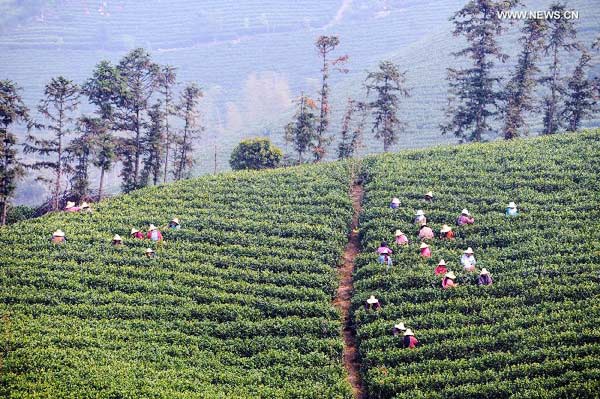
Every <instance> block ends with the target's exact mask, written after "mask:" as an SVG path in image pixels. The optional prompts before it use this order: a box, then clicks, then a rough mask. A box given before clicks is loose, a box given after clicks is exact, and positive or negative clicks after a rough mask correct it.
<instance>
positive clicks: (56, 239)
mask: <svg viewBox="0 0 600 399" xmlns="http://www.w3.org/2000/svg"><path fill="white" fill-rule="evenodd" d="M51 241H52V243H54V244H64V243H65V242H67V237H66V236H65V232H64V231H62V230H60V229H58V230H56V231H55V232H54V233H52V238H51Z"/></svg>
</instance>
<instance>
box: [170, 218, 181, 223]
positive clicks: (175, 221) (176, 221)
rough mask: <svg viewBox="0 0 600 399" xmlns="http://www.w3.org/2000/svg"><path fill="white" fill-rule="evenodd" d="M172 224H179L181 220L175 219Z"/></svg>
mask: <svg viewBox="0 0 600 399" xmlns="http://www.w3.org/2000/svg"><path fill="white" fill-rule="evenodd" d="M171 222H173V223H175V224H179V218H173V220H171Z"/></svg>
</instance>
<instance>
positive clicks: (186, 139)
mask: <svg viewBox="0 0 600 399" xmlns="http://www.w3.org/2000/svg"><path fill="white" fill-rule="evenodd" d="M202 96H203V93H202V90H201V89H200V88H199V87H198V86H197V85H196V84H195V83H190V84H189V85H187V86H186V87H185V88H184V89H183V92H182V93H181V96H180V100H179V104H178V105H177V112H178V114H179V116H180V117H181V119H183V123H184V125H183V129H182V130H181V131H180V132H179V134H178V135H177V136H176V139H175V143H176V144H177V146H176V148H175V156H174V161H173V177H174V178H175V180H181V179H185V178H189V177H190V173H191V172H192V166H194V140H196V139H197V138H199V137H200V133H202V131H203V130H204V127H203V126H202V125H199V124H198V114H199V111H198V104H199V103H200V99H201V98H202Z"/></svg>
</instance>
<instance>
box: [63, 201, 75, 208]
mask: <svg viewBox="0 0 600 399" xmlns="http://www.w3.org/2000/svg"><path fill="white" fill-rule="evenodd" d="M74 206H75V203H74V202H73V201H67V205H66V206H65V208H73V207H74Z"/></svg>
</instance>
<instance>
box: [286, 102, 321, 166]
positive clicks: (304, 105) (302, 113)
mask: <svg viewBox="0 0 600 399" xmlns="http://www.w3.org/2000/svg"><path fill="white" fill-rule="evenodd" d="M297 103H298V110H297V111H296V115H295V117H294V119H295V120H294V121H292V122H290V123H288V124H287V125H286V127H285V140H286V142H288V143H292V145H293V146H294V150H295V151H296V152H297V153H298V161H297V162H298V163H303V162H304V154H305V153H306V152H307V151H309V150H310V149H311V148H313V146H314V145H315V138H316V124H317V118H316V115H315V110H316V109H317V105H316V104H315V102H314V100H312V99H311V98H310V97H307V96H305V95H304V94H302V95H301V96H300V98H299V99H298V101H297Z"/></svg>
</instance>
